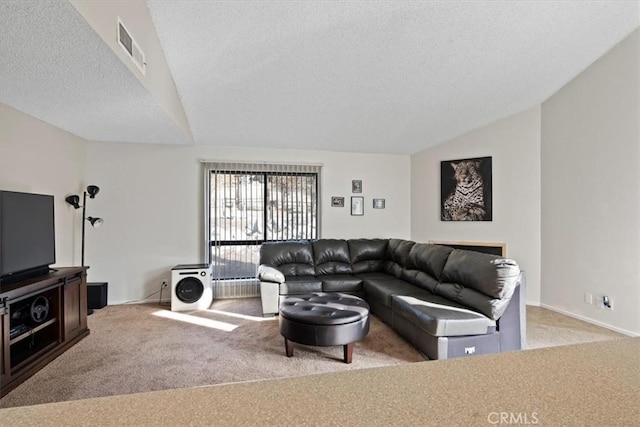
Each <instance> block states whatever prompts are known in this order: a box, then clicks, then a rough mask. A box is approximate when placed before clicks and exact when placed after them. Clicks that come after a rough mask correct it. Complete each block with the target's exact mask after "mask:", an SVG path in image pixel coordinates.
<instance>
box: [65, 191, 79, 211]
mask: <svg viewBox="0 0 640 427" xmlns="http://www.w3.org/2000/svg"><path fill="white" fill-rule="evenodd" d="M64 200H65V202H67V203H69V204H70V205H71V206H73V207H74V208H76V209H78V208H79V207H80V196H78V195H75V194H74V195H73V196H67V198H66V199H64Z"/></svg>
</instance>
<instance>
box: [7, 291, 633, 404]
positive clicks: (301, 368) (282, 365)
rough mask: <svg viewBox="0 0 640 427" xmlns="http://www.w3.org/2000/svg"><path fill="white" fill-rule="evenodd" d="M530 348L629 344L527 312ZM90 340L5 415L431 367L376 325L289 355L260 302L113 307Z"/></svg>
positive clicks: (97, 315) (46, 372)
mask: <svg viewBox="0 0 640 427" xmlns="http://www.w3.org/2000/svg"><path fill="white" fill-rule="evenodd" d="M527 318H528V324H527V335H528V347H529V348H539V347H547V346H554V345H563V344H570V343H578V342H588V341H598V340H606V339H615V338H617V337H622V335H620V334H617V333H615V332H611V331H608V330H606V329H603V328H599V327H596V326H593V325H590V324H587V323H584V322H581V321H578V320H575V319H571V318H568V317H566V316H563V315H560V314H557V313H554V312H551V311H549V310H545V309H542V308H539V307H529V308H528V314H527ZM89 328H90V329H91V334H90V335H89V336H88V337H87V338H85V339H84V340H82V341H81V342H79V343H78V344H76V345H75V346H74V347H72V348H71V349H69V350H68V351H67V352H65V353H64V354H62V355H61V356H60V357H58V358H57V359H56V360H54V361H53V362H51V363H50V364H49V365H47V366H46V367H45V368H43V369H42V370H41V371H39V372H38V373H36V374H35V375H34V376H33V377H31V378H30V379H28V380H27V381H25V382H24V383H23V384H21V385H20V386H18V387H17V388H16V389H15V390H13V391H12V392H10V393H9V394H8V395H7V396H5V397H4V398H2V399H1V400H0V408H7V407H13V406H24V405H33V404H39V403H47V402H57V401H65V400H76V399H86V398H91V397H100V396H110V395H119V394H129V393H138V392H145V391H153V390H165V389H173V388H181V387H193V386H202V385H211V384H221V383H230V382H239V381H253V380H260V379H267V378H278V377H290V376H302V375H310V374H317V373H322V372H334V371H344V370H352V369H364V368H372V367H379V366H391V365H398V364H405V363H410V362H417V361H423V360H425V359H424V357H423V356H422V355H421V354H420V353H419V352H417V351H416V350H415V349H414V348H413V347H412V346H411V345H410V344H408V343H407V342H405V341H404V340H403V339H402V338H400V337H399V336H398V335H397V334H396V333H395V332H393V331H392V330H391V329H390V328H389V327H387V326H386V325H385V324H383V323H382V322H381V321H380V320H379V319H378V318H376V317H375V316H372V318H371V330H370V332H369V335H368V336H367V337H366V338H365V339H364V340H363V341H361V342H359V343H357V344H356V345H355V349H354V356H353V363H352V364H350V365H348V364H345V363H342V347H307V346H300V345H296V346H295V355H294V357H292V358H287V357H285V355H284V342H283V339H282V337H281V336H280V334H279V332H278V323H277V319H275V318H272V319H265V318H263V317H262V316H261V312H260V301H259V299H256V298H247V299H237V300H219V301H216V302H215V303H214V305H213V306H212V309H211V310H206V311H205V310H202V311H197V312H188V313H172V312H171V311H170V310H169V308H168V307H167V306H159V305H157V304H141V305H120V306H109V307H106V308H104V309H102V310H97V311H95V312H94V314H93V315H92V316H90V317H89Z"/></svg>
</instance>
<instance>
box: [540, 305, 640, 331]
mask: <svg viewBox="0 0 640 427" xmlns="http://www.w3.org/2000/svg"><path fill="white" fill-rule="evenodd" d="M532 305H533V304H532ZM539 306H540V307H542V308H546V309H547V310H551V311H555V312H556V313H560V314H564V315H565V316H568V317H572V318H574V319H578V320H582V321H583V322H587V323H591V324H592V325H596V326H600V327H601V328H605V329H609V330H611V331H614V332H618V333H620V334H623V335H627V336H630V337H640V334H638V333H636V332H631V331H627V330H626V329H622V328H618V327H616V326H612V325H609V324H607V323H603V322H599V321H597V320H593V319H590V318H588V317H585V316H581V315H579V314H575V313H571V312H569V311H565V310H561V309H559V308H556V307H552V306H550V305H547V304H540V305H539Z"/></svg>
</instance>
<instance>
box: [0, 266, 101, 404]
mask: <svg viewBox="0 0 640 427" xmlns="http://www.w3.org/2000/svg"><path fill="white" fill-rule="evenodd" d="M44 306H46V308H44ZM34 307H35V310H36V311H37V313H35V315H34V314H33V313H34ZM0 316H1V318H0V332H1V334H0V350H1V351H0V356H1V357H2V359H1V360H0V396H4V395H6V394H7V393H9V392H10V391H11V390H13V389H14V388H16V387H17V386H18V385H19V384H21V383H22V382H23V381H25V380H26V379H27V378H29V377H30V376H32V375H33V374H35V373H36V372H38V371H39V370H40V369H42V368H43V367H44V366H46V365H47V364H48V363H49V362H51V361H52V360H53V359H55V358H56V357H58V356H59V355H60V354H62V353H63V352H65V351H66V350H67V349H69V348H70V347H71V346H73V345H74V344H75V343H77V342H78V341H80V340H81V339H82V338H84V337H86V336H87V335H89V329H88V328H87V267H63V268H58V269H57V270H55V271H52V272H50V273H47V274H41V275H39V276H37V277H32V278H30V279H25V280H22V281H19V282H16V283H12V284H9V285H5V284H2V285H0ZM39 316H40V317H39ZM12 331H13V334H12Z"/></svg>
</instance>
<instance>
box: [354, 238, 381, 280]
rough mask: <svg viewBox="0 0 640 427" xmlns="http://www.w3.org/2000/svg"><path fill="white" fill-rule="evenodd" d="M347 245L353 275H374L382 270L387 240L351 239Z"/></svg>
mask: <svg viewBox="0 0 640 427" xmlns="http://www.w3.org/2000/svg"><path fill="white" fill-rule="evenodd" d="M347 243H348V245H349V256H350V257H351V269H352V272H353V273H354V274H357V273H376V272H380V271H382V270H383V267H384V259H385V256H386V252H387V244H388V240H387V239H351V240H348V241H347Z"/></svg>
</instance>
